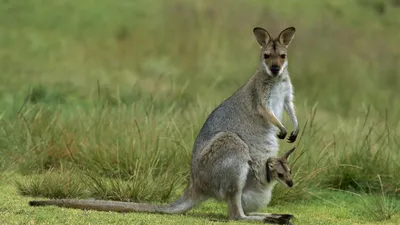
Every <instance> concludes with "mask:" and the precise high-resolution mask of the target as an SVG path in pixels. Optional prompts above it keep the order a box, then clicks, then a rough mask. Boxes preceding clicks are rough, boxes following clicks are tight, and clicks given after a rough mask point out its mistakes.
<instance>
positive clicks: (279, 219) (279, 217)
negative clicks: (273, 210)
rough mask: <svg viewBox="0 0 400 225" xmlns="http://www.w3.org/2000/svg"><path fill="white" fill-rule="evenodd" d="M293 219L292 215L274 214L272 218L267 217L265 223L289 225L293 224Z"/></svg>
mask: <svg viewBox="0 0 400 225" xmlns="http://www.w3.org/2000/svg"><path fill="white" fill-rule="evenodd" d="M292 218H294V216H293V215H292V214H272V215H271V216H266V217H265V218H264V223H272V224H286V225H289V224H292V223H291V222H290V220H291V219H292ZM292 225H293V224H292Z"/></svg>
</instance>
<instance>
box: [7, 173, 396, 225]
mask: <svg viewBox="0 0 400 225" xmlns="http://www.w3.org/2000/svg"><path fill="white" fill-rule="evenodd" d="M23 179H24V177H21V176H20V175H16V174H9V173H7V174H5V175H3V177H2V178H1V181H2V182H1V185H0V190H1V191H0V198H1V199H2V201H1V203H0V209H1V211H2V217H1V219H0V222H2V223H8V224H21V223H23V224H27V223H32V224H89V223H90V224H92V223H96V224H110V223H112V224H116V223H117V224H128V223H134V224H176V223H179V224H227V222H226V217H225V214H226V205H224V204H221V203H217V202H214V201H207V202H205V203H204V204H202V205H201V206H200V207H199V208H197V209H195V210H192V211H190V212H189V213H188V214H187V215H167V216H166V215H153V214H145V213H133V214H119V213H109V212H94V211H81V210H73V209H60V208H56V207H43V208H42V207H40V208H33V207H29V206H28V205H27V204H26V203H27V202H28V201H29V200H31V199H32V198H31V197H24V196H21V195H19V194H18V193H17V192H16V189H15V188H14V185H13V182H14V181H15V180H17V181H18V180H19V181H21V180H23ZM313 193H314V195H316V196H318V198H314V199H313V200H308V201H305V202H301V201H300V202H296V203H290V202H287V203H284V204H280V205H275V206H272V207H268V209H267V210H264V211H268V212H281V213H293V214H294V215H295V216H296V218H295V219H294V221H293V222H294V223H295V224H299V225H301V224H338V225H340V224H398V223H399V222H400V217H399V215H398V214H396V215H393V216H392V218H391V220H386V221H379V220H376V219H375V218H373V216H372V215H371V214H370V213H369V212H364V211H362V210H361V209H360V205H361V206H362V201H361V199H360V198H359V197H358V196H355V195H353V194H350V193H344V192H338V191H327V190H325V191H314V192H313ZM373 198H374V196H370V197H365V198H364V199H365V200H367V201H372V200H373ZM394 202H395V203H396V204H399V203H400V202H399V200H394ZM228 224H246V223H244V222H229V223H228Z"/></svg>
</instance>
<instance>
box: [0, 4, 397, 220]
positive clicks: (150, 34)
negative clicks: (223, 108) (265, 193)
mask: <svg viewBox="0 0 400 225" xmlns="http://www.w3.org/2000/svg"><path fill="white" fill-rule="evenodd" d="M399 25H400V6H399V1H398V0H387V1H386V0H363V1H346V0H335V1H307V2H305V1H301V0H288V1H284V2H283V1H279V0H271V1H261V0H235V1H229V0H220V1H212V0H204V1H192V0H171V1H161V0H149V1H139V0H135V1H131V0H115V1H112V2H111V1H104V0H98V1H84V2H83V1H78V0H70V1H62V0H54V1H48V0H47V1H46V0H39V1H38V0H26V1H0V68H1V69H0V179H2V180H3V181H4V182H1V183H2V185H1V186H0V187H1V188H2V190H4V191H1V197H0V200H2V201H1V202H3V203H2V204H5V205H4V206H1V207H0V211H1V214H2V217H1V219H0V222H3V221H4V223H29V221H30V220H34V222H35V223H40V224H42V223H49V224H53V223H67V221H75V222H76V223H85V224H87V223H98V222H102V223H113V221H114V222H115V223H117V221H118V222H120V223H129V222H134V223H137V222H139V221H142V222H143V223H144V224H147V223H153V224H160V223H162V222H163V224H164V222H165V223H167V224H168V223H171V224H175V223H181V222H182V223H183V222H185V223H194V224H196V223H198V224H204V223H211V221H210V219H213V218H214V219H218V220H222V219H225V215H226V212H225V211H226V209H225V207H226V206H224V205H223V204H216V203H213V202H210V203H207V204H205V205H203V206H202V207H201V208H199V209H195V210H194V211H191V212H190V213H189V216H160V215H146V214H132V215H131V216H127V215H119V214H113V213H95V212H86V213H85V212H81V211H74V210H65V209H57V208H29V207H27V202H28V200H29V199H32V197H33V196H35V197H46V198H61V197H71V198H78V197H81V198H90V197H95V198H102V199H113V200H122V201H151V202H169V201H172V200H173V199H175V198H176V196H177V195H178V194H179V193H180V191H181V190H182V188H183V187H184V185H185V184H186V180H187V176H188V173H189V164H190V159H191V150H192V145H193V142H194V140H195V138H196V136H197V134H198V131H199V129H200V127H201V126H202V124H203V123H204V121H205V119H206V117H207V116H208V114H209V113H210V112H211V111H212V110H213V109H214V108H215V107H216V106H217V105H218V104H219V103H221V102H222V101H223V100H224V99H225V98H227V97H228V96H229V95H231V94H232V93H233V92H234V91H235V90H237V89H238V88H239V87H240V86H241V85H242V84H244V83H245V82H246V81H247V80H248V78H249V77H250V76H251V75H252V74H253V72H254V71H255V69H256V67H257V60H258V48H259V47H258V45H257V43H256V40H255V39H254V37H253V34H252V33H251V31H252V28H253V27H254V26H262V27H265V28H266V29H268V30H269V31H270V32H271V33H272V34H277V33H278V32H279V31H280V30H282V29H283V28H284V27H286V26H295V27H296V30H297V31H296V32H297V33H296V36H295V39H294V41H293V43H292V44H291V46H290V48H289V61H290V63H289V71H290V74H291V79H292V82H293V84H294V87H295V93H296V95H295V96H296V98H295V105H296V110H297V115H298V119H299V122H300V127H301V128H302V129H301V136H300V138H299V140H298V141H297V142H296V143H295V145H297V146H298V147H297V150H296V151H295V152H294V153H293V157H291V159H290V164H291V165H292V171H293V176H294V181H295V186H294V187H293V188H291V189H288V188H284V187H281V186H279V185H278V186H277V188H276V189H275V191H274V195H273V199H272V202H271V208H270V209H268V211H270V210H271V211H274V212H275V213H292V214H295V216H296V217H297V219H296V224H329V223H331V224H376V223H378V222H377V221H378V220H382V219H384V222H382V221H380V223H387V224H396V223H399V216H398V214H397V209H398V204H399V202H398V198H399V196H398V193H399V191H398V187H399V186H400V174H399V173H398V171H400V164H399V161H400V153H399V151H398V149H399V147H400V145H399V141H400V140H399V135H398V131H399V129H400V123H399V121H400V101H399V99H400V98H399V97H400V95H399V92H398V87H399V85H400V79H399V77H400V76H399V74H400V67H399V66H398V61H399V59H400V47H399V45H398V40H399V38H400V30H399V29H398V27H399ZM284 124H285V125H286V127H287V129H288V130H289V131H290V130H291V129H292V127H291V125H290V121H289V119H288V117H287V116H285V117H284ZM281 143H282V145H281V151H282V152H283V151H285V150H287V149H289V148H290V147H292V146H291V145H289V144H286V143H284V142H281ZM10 174H11V175H10ZM378 175H379V177H380V179H377V177H378ZM12 176H15V179H14V178H13V179H11V178H10V177H12ZM14 181H15V182H14ZM332 190H338V191H332ZM17 193H18V194H17ZM28 196H29V197H28ZM371 211H373V213H371ZM64 212H68V213H65V214H64ZM3 214H4V216H3ZM392 214H393V215H392ZM1 220H3V221H1ZM106 221H108V222H106Z"/></svg>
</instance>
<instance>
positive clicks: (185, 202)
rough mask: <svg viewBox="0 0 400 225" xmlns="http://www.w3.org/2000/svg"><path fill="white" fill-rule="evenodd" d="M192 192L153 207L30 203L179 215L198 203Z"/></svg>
mask: <svg viewBox="0 0 400 225" xmlns="http://www.w3.org/2000/svg"><path fill="white" fill-rule="evenodd" d="M193 197H194V196H193V195H192V193H191V191H190V190H188V189H186V190H185V192H184V193H183V194H182V196H181V197H180V198H179V199H178V200H176V201H175V202H173V203H171V204H167V205H153V204H149V203H130V202H119V201H104V200H78V199H54V200H44V201H30V202H29V205H30V206H47V205H54V206H59V207H64V208H74V209H89V210H96V211H112V212H147V213H162V214H179V213H185V212H187V211H189V210H190V209H191V208H193V207H194V206H195V204H196V203H197V201H196V199H194V198H193Z"/></svg>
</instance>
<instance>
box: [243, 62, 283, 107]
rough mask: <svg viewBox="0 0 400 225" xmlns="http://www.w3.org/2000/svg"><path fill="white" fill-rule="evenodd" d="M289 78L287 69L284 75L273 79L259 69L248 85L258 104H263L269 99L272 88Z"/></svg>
mask: <svg viewBox="0 0 400 225" xmlns="http://www.w3.org/2000/svg"><path fill="white" fill-rule="evenodd" d="M288 77H289V74H288V71H287V69H285V70H284V71H283V73H282V74H281V75H280V76H277V77H272V76H270V75H269V74H267V73H266V72H264V71H263V70H261V69H259V70H257V71H256V73H255V74H254V75H253V77H252V78H251V79H250V81H249V83H248V86H249V88H250V89H249V90H253V91H252V92H253V93H252V95H253V97H256V98H257V102H259V103H262V102H263V101H265V99H267V98H268V95H269V92H270V91H271V88H272V87H273V86H274V85H276V84H278V83H280V82H283V81H285V80H287V79H288ZM254 95H256V96H254Z"/></svg>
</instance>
